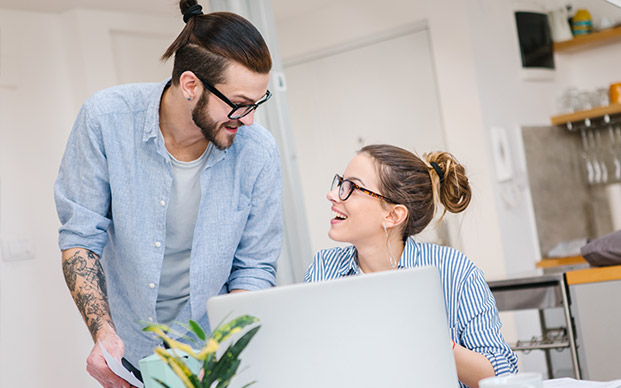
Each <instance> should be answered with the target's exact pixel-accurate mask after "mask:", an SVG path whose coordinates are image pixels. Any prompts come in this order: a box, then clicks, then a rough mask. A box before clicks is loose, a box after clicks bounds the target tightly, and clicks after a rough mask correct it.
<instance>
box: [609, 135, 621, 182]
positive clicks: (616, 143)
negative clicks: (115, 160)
mask: <svg viewBox="0 0 621 388" xmlns="http://www.w3.org/2000/svg"><path fill="white" fill-rule="evenodd" d="M617 133H618V134H619V138H617V137H616V136H615V130H614V129H613V128H612V125H609V126H608V136H609V138H610V147H609V150H610V156H611V158H612V167H613V168H614V179H615V180H617V181H619V180H621V161H619V151H620V150H621V144H620V143H621V127H617ZM617 139H618V140H617Z"/></svg>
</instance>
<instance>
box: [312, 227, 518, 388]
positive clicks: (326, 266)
mask: <svg viewBox="0 0 621 388" xmlns="http://www.w3.org/2000/svg"><path fill="white" fill-rule="evenodd" d="M424 266H434V267H436V268H438V270H439V271H440V278H441V279H442V288H443V290H444V304H445V308H446V314H447V318H448V326H449V331H450V333H449V335H450V337H451V338H452V339H453V340H454V341H455V342H457V343H459V344H460V345H462V346H464V347H465V348H467V349H470V350H472V351H475V352H477V353H480V354H483V355H484V356H485V357H487V359H489V361H490V362H491V364H492V366H493V367H494V371H495V372H496V375H502V374H507V373H517V356H516V355H515V353H513V351H512V350H511V348H509V346H508V345H507V343H506V342H505V340H504V338H503V337H502V335H501V334H500V327H501V326H502V323H501V322H500V318H499V316H498V309H497V308H496V301H495V300H494V297H493V295H492V293H491V291H490V289H489V287H488V285H487V283H486V282H485V278H484V277H483V272H481V270H480V269H478V268H477V267H476V266H475V265H474V263H473V262H472V261H470V260H469V259H468V258H467V257H466V256H465V255H464V254H462V253H461V252H459V251H457V250H455V249H453V248H450V247H444V246H440V245H436V244H429V243H418V242H416V241H415V240H414V239H413V238H412V237H410V238H408V240H407V241H406V244H405V248H404V250H403V254H402V255H401V260H400V261H399V268H413V267H424ZM359 273H360V267H359V265H358V261H357V254H356V248H355V247H354V246H353V245H351V246H348V247H345V248H332V249H325V250H321V251H319V252H317V254H316V255H315V258H314V260H313V263H312V264H311V265H310V267H309V268H308V270H307V271H306V275H305V277H304V281H307V282H317V281H322V280H328V279H335V278H339V277H343V276H352V275H358V274H359ZM460 385H461V386H462V387H465V385H463V384H461V383H460Z"/></svg>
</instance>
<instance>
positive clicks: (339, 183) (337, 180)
mask: <svg viewBox="0 0 621 388" xmlns="http://www.w3.org/2000/svg"><path fill="white" fill-rule="evenodd" d="M343 182H347V183H349V185H350V186H349V187H350V189H349V192H347V193H345V191H346V189H345V188H344V186H343ZM335 187H338V188H339V199H340V200H341V201H347V199H348V198H349V197H350V196H351V193H353V192H354V190H359V191H361V192H363V193H365V194H366V195H370V196H371V197H374V198H377V199H382V200H384V201H386V202H388V203H393V204H396V203H397V202H395V201H393V200H392V199H390V198H388V197H384V196H383V195H381V194H378V193H376V192H373V191H371V190H369V189H365V188H364V187H362V186H358V185H357V184H355V183H354V182H352V181H350V180H349V179H343V177H342V176H340V175H339V174H335V175H334V179H332V186H331V188H330V190H334V188H335Z"/></svg>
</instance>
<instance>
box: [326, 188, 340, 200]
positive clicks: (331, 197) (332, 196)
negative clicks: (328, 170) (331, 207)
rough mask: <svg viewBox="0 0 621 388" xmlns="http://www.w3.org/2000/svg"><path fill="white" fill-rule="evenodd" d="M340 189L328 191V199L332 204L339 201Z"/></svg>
mask: <svg viewBox="0 0 621 388" xmlns="http://www.w3.org/2000/svg"><path fill="white" fill-rule="evenodd" d="M338 192H339V188H338V187H335V188H334V189H332V190H330V191H328V194H326V198H327V199H328V201H330V202H336V201H338V199H339V195H338Z"/></svg>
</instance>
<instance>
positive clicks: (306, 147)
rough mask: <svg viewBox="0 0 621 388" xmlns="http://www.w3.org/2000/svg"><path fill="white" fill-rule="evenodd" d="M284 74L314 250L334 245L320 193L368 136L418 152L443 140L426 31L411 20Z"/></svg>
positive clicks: (369, 139)
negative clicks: (401, 28)
mask: <svg viewBox="0 0 621 388" xmlns="http://www.w3.org/2000/svg"><path fill="white" fill-rule="evenodd" d="M395 35H396V36H395ZM285 75H286V78H287V85H288V90H287V92H288V95H287V97H288V101H289V105H290V110H291V122H292V126H293V128H292V130H293V137H294V142H295V146H296V152H297V154H298V162H299V169H300V174H301V177H300V180H301V182H302V184H301V187H300V188H299V190H300V193H301V194H302V195H303V196H304V203H305V206H306V214H307V218H308V223H309V230H310V238H311V246H312V248H313V252H316V251H317V250H319V249H323V248H329V247H333V246H335V245H339V244H337V243H335V242H334V241H331V240H330V239H329V238H328V235H327V233H328V230H329V225H330V224H329V219H330V218H331V213H330V205H329V202H328V201H327V200H326V198H325V195H326V193H327V192H328V190H329V188H330V183H331V182H332V178H333V176H334V174H335V173H340V174H342V173H343V171H344V170H345V167H346V166H347V163H348V162H349V160H350V159H351V158H352V157H353V156H354V154H355V151H357V150H358V149H360V148H361V147H362V146H364V145H367V144H373V143H389V144H394V145H397V146H400V147H403V148H406V149H408V150H410V151H416V152H418V153H419V155H421V156H422V154H423V153H425V152H430V151H435V150H440V149H444V148H445V142H444V134H443V129H442V122H441V116H440V108H439V103H438V92H437V87H436V79H435V73H434V65H433V60H432V55H431V46H430V42H429V32H428V30H427V29H426V28H419V29H415V28H413V29H410V30H409V31H408V32H405V33H401V34H398V33H396V34H394V35H393V36H392V37H390V38H386V39H382V40H379V41H378V39H374V40H369V41H367V42H355V43H352V45H350V46H349V47H345V48H342V49H340V50H328V51H326V52H324V53H318V54H317V55H315V56H314V57H311V59H306V60H303V61H300V62H296V63H293V64H287V63H285ZM432 234H433V233H432ZM429 239H430V240H438V238H437V236H435V237H434V236H431V237H430V238H429ZM311 259H312V258H310V257H309V258H306V261H307V262H308V263H310V261H311Z"/></svg>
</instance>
